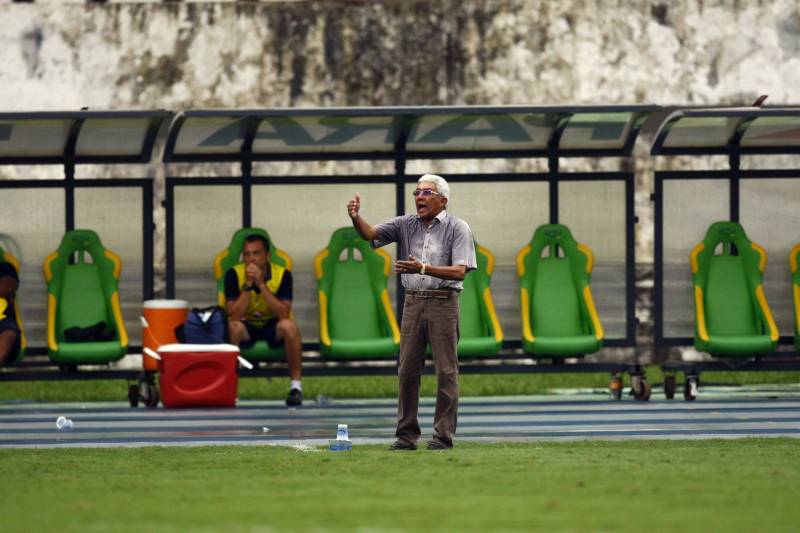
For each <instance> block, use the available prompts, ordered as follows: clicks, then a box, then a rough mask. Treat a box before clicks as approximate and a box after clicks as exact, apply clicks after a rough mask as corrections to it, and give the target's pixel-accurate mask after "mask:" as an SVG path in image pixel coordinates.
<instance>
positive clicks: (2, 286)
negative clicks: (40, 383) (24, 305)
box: [0, 260, 20, 366]
mask: <svg viewBox="0 0 800 533" xmlns="http://www.w3.org/2000/svg"><path fill="white" fill-rule="evenodd" d="M18 287H19V276H17V270H16V269H15V268H14V266H13V265H12V264H11V263H6V262H5V261H2V260H0V366H2V365H3V364H7V363H9V364H10V363H11V362H12V361H14V359H15V358H16V357H17V353H18V352H19V347H20V332H19V326H18V325H17V319H16V312H15V310H14V295H15V294H16V292H17V288H18Z"/></svg>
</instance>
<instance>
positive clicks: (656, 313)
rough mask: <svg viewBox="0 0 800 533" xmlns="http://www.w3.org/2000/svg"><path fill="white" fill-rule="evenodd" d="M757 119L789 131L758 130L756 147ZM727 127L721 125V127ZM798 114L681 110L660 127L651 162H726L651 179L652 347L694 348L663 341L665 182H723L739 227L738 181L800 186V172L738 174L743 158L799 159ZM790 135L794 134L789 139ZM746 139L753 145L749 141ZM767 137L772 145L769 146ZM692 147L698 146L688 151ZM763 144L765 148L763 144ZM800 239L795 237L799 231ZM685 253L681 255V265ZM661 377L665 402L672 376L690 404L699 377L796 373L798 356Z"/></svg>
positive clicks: (699, 367) (724, 362)
mask: <svg viewBox="0 0 800 533" xmlns="http://www.w3.org/2000/svg"><path fill="white" fill-rule="evenodd" d="M759 119H762V120H764V119H766V120H767V121H769V120H776V119H778V120H781V119H783V120H787V121H790V122H791V125H786V126H784V127H783V131H782V130H781V129H780V126H774V125H773V126H772V128H773V129H772V130H770V128H769V124H767V126H766V127H765V126H760V127H762V128H763V129H764V130H765V133H764V134H763V138H764V139H768V140H767V141H761V142H759V141H758V137H757V134H755V133H754V130H755V128H754V129H753V130H751V129H750V128H751V127H753V126H754V125H756V127H759V125H758V123H757V121H758V120H759ZM704 120H705V121H711V123H712V124H715V125H716V126H712V129H713V130H715V133H716V135H717V141H719V140H720V139H721V140H722V142H714V140H713V139H712V140H710V141H709V140H703V139H702V138H701V137H702V135H703V134H708V133H709V130H703V129H702V128H703V124H702V121H704ZM726 120H727V121H730V122H729V123H728V124H727V125H724V126H723V125H722V124H720V122H722V121H726ZM681 121H686V122H685V123H684V124H685V125H688V128H687V131H686V132H683V133H682V135H683V136H682V138H680V139H678V140H677V141H672V142H671V140H670V135H671V134H673V133H674V131H673V129H674V128H680V127H681ZM692 127H697V128H698V130H697V131H696V132H691V129H690V128H692ZM798 128H800V108H797V107H791V108H760V107H751V108H733V109H691V110H689V109H685V110H679V111H677V112H675V113H673V114H671V115H670V116H669V117H667V119H666V120H665V121H664V122H663V123H662V125H661V126H660V129H659V131H658V133H657V135H656V138H655V141H654V142H653V146H652V148H651V152H650V153H651V155H652V156H676V155H683V156H710V155H724V156H727V158H728V170H683V171H656V172H655V174H654V191H653V193H652V195H651V200H652V201H653V208H654V232H655V235H654V275H653V277H654V279H653V303H654V306H653V326H654V330H653V343H654V345H655V346H657V347H676V346H693V345H694V337H681V336H672V337H669V336H665V335H664V182H666V181H669V180H698V179H702V180H726V181H727V182H728V194H729V197H728V206H729V217H730V220H731V221H733V222H739V218H740V214H741V205H740V193H741V190H740V188H741V181H742V180H749V179H753V180H757V179H759V178H770V179H797V180H800V168H797V169H776V170H768V169H766V170H762V169H759V170H742V169H741V158H742V156H743V155H800V135H798V133H797V131H800V130H798ZM782 132H783V133H784V135H785V137H784V140H785V142H780V140H781V137H780V133H782ZM790 132H793V133H790ZM749 134H750V135H751V137H752V138H753V139H755V140H756V142H753V140H750V141H749V142H748V135H749ZM769 135H772V138H774V139H775V141H776V142H774V143H773V142H770V140H769V139H770V138H769V137H768V136H769ZM692 141H695V142H698V141H699V144H700V145H693V144H692ZM765 142H766V143H768V144H764V143H765ZM798 238H800V231H798ZM689 252H690V250H687V251H686V257H687V260H686V264H687V268H688V257H689ZM793 339H794V337H793V336H787V335H781V336H780V338H779V341H778V344H779V346H781V345H783V346H785V345H791V344H792V342H793ZM661 369H662V371H663V372H664V374H665V381H664V392H665V396H666V397H667V398H668V399H672V398H673V397H674V394H675V389H676V374H677V373H683V374H684V386H683V394H684V398H685V399H686V400H694V399H695V398H696V396H697V391H698V387H699V384H700V374H701V373H702V372H714V371H732V370H735V371H789V370H795V371H796V370H800V353H798V352H796V351H781V352H774V353H772V354H769V355H760V356H753V357H752V358H750V359H741V358H739V359H731V358H728V359H723V358H716V360H710V361H668V362H666V363H664V364H662V365H661Z"/></svg>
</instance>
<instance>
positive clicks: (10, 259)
mask: <svg viewBox="0 0 800 533" xmlns="http://www.w3.org/2000/svg"><path fill="white" fill-rule="evenodd" d="M0 261H2V262H5V263H8V264H10V265H11V266H12V267H14V270H16V271H17V276H19V274H20V267H19V260H18V259H17V258H16V257H14V256H13V255H12V254H11V253H10V252H7V251H5V250H4V249H3V247H2V246H0ZM12 303H13V304H14V320H15V321H16V323H17V327H18V328H19V352H17V357H16V358H15V361H19V360H21V359H22V358H23V357H25V349H26V348H27V346H28V339H27V337H26V336H25V328H23V327H22V315H21V314H20V310H19V307H20V304H19V294H17V295H15V296H14V301H13V302H6V301H5V300H4V299H2V298H0V320H2V319H4V318H5V313H6V310H7V309H8V308H9V307H11V304H12Z"/></svg>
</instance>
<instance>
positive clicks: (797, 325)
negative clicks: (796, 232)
mask: <svg viewBox="0 0 800 533" xmlns="http://www.w3.org/2000/svg"><path fill="white" fill-rule="evenodd" d="M798 261H800V243H798V244H796V245H795V246H794V248H792V251H791V252H789V268H790V270H791V271H792V294H793V296H794V347H795V349H797V350H798V351H800V269H798V268H797V262H798Z"/></svg>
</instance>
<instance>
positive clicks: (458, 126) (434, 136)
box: [413, 115, 532, 144]
mask: <svg viewBox="0 0 800 533" xmlns="http://www.w3.org/2000/svg"><path fill="white" fill-rule="evenodd" d="M477 122H485V123H486V125H487V126H486V127H481V128H474V129H471V126H472V125H473V124H475V123H477ZM459 137H468V138H473V139H474V138H477V137H494V138H496V139H499V140H500V141H501V142H504V143H518V142H529V141H531V140H532V139H531V137H530V135H528V132H526V131H525V129H524V128H523V127H522V126H520V125H519V123H518V122H517V121H516V120H514V119H513V118H512V117H511V116H510V115H460V116H457V117H454V118H452V119H450V120H448V121H447V122H445V123H444V124H441V125H439V126H437V127H435V128H434V129H432V130H431V131H429V132H428V133H426V134H424V135H423V136H422V137H420V138H419V139H414V141H413V142H415V143H419V144H446V143H447V142H448V141H451V140H452V139H457V138H459Z"/></svg>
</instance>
